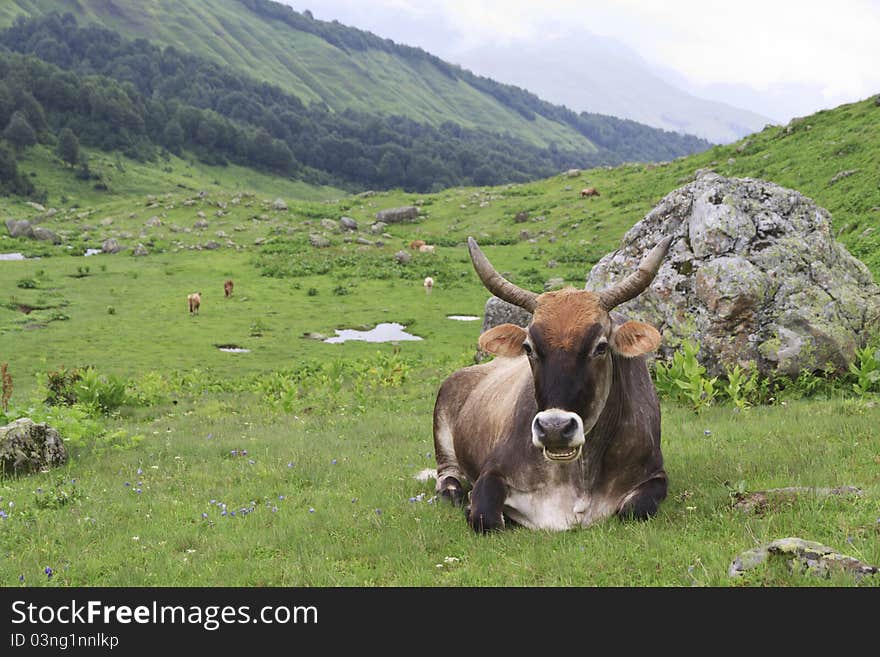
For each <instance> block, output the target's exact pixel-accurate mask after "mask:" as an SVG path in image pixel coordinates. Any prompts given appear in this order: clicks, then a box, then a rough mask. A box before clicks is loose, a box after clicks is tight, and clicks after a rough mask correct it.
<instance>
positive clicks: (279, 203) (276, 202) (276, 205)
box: [272, 198, 287, 210]
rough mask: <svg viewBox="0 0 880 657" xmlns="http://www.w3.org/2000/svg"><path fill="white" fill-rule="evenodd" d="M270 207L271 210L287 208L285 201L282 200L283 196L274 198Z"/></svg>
mask: <svg viewBox="0 0 880 657" xmlns="http://www.w3.org/2000/svg"><path fill="white" fill-rule="evenodd" d="M272 209H273V210H287V203H285V202H284V199H283V198H276V199H275V200H274V201H273V202H272Z"/></svg>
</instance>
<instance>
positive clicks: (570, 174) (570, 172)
mask: <svg viewBox="0 0 880 657" xmlns="http://www.w3.org/2000/svg"><path fill="white" fill-rule="evenodd" d="M579 175H581V170H580V169H569V170H568V171H566V172H565V177H566V178H577V177H578V176H579Z"/></svg>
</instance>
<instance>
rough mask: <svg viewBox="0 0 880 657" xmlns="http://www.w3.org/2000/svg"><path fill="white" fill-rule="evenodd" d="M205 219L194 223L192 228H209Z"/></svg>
mask: <svg viewBox="0 0 880 657" xmlns="http://www.w3.org/2000/svg"><path fill="white" fill-rule="evenodd" d="M209 225H210V224H209V223H208V220H207V219H199V220H198V221H197V222H196V223H194V224H193V228H199V229H205V228H207V227H208V226H209Z"/></svg>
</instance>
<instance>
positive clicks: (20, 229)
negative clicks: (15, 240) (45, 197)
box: [6, 219, 34, 237]
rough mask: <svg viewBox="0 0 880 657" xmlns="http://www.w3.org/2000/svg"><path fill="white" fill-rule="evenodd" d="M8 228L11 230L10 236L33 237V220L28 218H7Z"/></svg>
mask: <svg viewBox="0 0 880 657" xmlns="http://www.w3.org/2000/svg"><path fill="white" fill-rule="evenodd" d="M6 230H7V231H8V232H9V236H10V237H33V236H34V229H33V227H31V222H30V221H28V220H27V219H21V220H16V219H7V220H6Z"/></svg>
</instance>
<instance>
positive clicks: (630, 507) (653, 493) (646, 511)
mask: <svg viewBox="0 0 880 657" xmlns="http://www.w3.org/2000/svg"><path fill="white" fill-rule="evenodd" d="M668 486H669V482H668V480H667V478H666V473H665V472H661V473H660V474H657V475H655V476H654V477H653V478H651V479H648V481H646V482H644V483H641V484H639V486H638V487H637V488H636V489H635V490H633V491H632V492H630V493H629V494H628V495H627V496H626V497H625V498H623V501H622V502H621V503H620V508H619V509H618V511H617V515H618V516H619V517H621V518H623V519H625V520H628V519H630V518H635V519H636V520H646V519H647V518H650V517H651V516H653V515H654V514H655V513H657V509H658V508H659V506H660V502H662V501H663V500H664V499H666V489H667V488H668Z"/></svg>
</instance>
